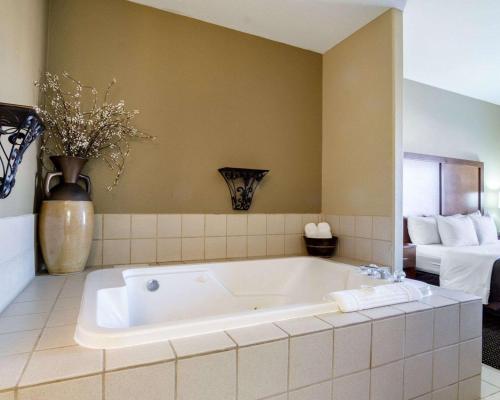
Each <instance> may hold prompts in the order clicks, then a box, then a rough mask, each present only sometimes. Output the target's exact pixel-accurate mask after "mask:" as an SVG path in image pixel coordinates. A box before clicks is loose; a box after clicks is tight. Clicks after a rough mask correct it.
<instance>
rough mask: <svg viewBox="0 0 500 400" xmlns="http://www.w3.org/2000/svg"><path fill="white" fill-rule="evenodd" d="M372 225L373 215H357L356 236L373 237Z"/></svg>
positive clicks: (355, 221)
mask: <svg viewBox="0 0 500 400" xmlns="http://www.w3.org/2000/svg"><path fill="white" fill-rule="evenodd" d="M372 225H373V219H372V217H366V216H357V217H356V218H355V220H354V236H356V237H358V238H365V239H371V237H372Z"/></svg>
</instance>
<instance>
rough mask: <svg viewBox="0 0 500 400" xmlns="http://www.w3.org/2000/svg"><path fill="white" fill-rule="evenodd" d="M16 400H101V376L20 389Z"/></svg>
mask: <svg viewBox="0 0 500 400" xmlns="http://www.w3.org/2000/svg"><path fill="white" fill-rule="evenodd" d="M17 398H18V400H68V399H71V400H101V399H102V376H101V375H94V376H88V377H85V378H80V379H70V380H65V381H62V382H55V383H49V384H47V385H40V386H33V387H28V388H23V389H20V390H19V392H18V395H17Z"/></svg>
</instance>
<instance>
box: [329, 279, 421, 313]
mask: <svg viewBox="0 0 500 400" xmlns="http://www.w3.org/2000/svg"><path fill="white" fill-rule="evenodd" d="M422 297H423V295H422V291H421V289H420V288H419V287H418V286H417V285H413V284H411V283H409V282H402V283H392V284H387V285H380V286H370V287H364V288H361V289H353V290H341V291H338V292H332V293H329V294H327V295H326V296H325V300H327V301H335V302H336V303H337V305H338V307H339V308H340V310H341V311H342V312H352V311H359V310H366V309H369V308H376V307H383V306H390V305H391V304H398V303H407V302H410V301H417V300H421V299H422Z"/></svg>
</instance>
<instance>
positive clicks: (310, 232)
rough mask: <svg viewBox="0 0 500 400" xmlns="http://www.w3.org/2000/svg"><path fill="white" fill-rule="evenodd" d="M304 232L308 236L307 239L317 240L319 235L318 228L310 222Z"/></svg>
mask: <svg viewBox="0 0 500 400" xmlns="http://www.w3.org/2000/svg"><path fill="white" fill-rule="evenodd" d="M304 232H305V234H306V237H308V238H315V237H316V235H317V234H318V227H317V225H316V224H315V223H313V222H310V223H309V224H307V225H306V226H305V227H304Z"/></svg>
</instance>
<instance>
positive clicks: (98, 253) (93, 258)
mask: <svg viewBox="0 0 500 400" xmlns="http://www.w3.org/2000/svg"><path fill="white" fill-rule="evenodd" d="M101 265H102V240H92V245H91V246H90V254H89V258H88V259H87V267H98V266H101Z"/></svg>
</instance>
